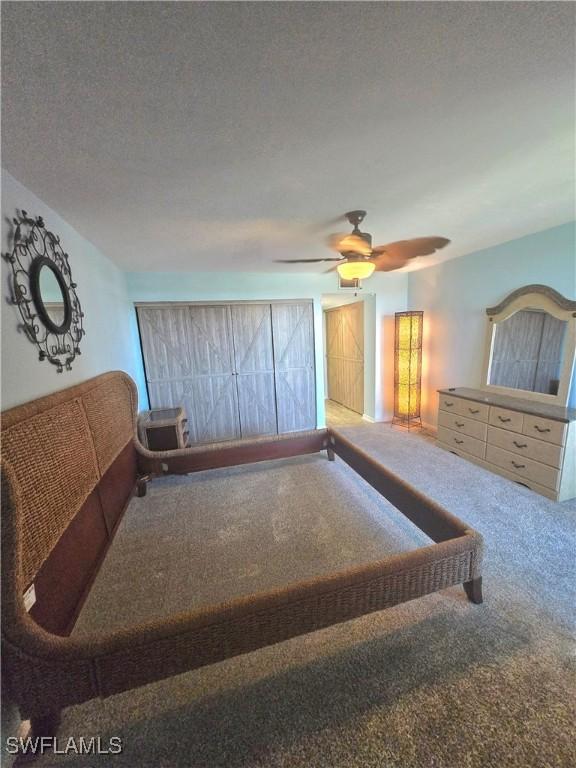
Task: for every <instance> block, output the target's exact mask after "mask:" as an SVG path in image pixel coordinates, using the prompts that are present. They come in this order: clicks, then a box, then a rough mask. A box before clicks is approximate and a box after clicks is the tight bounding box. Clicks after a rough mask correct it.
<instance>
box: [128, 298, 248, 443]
mask: <svg viewBox="0 0 576 768" xmlns="http://www.w3.org/2000/svg"><path fill="white" fill-rule="evenodd" d="M138 319H139V325H140V337H141V340H142V350H143V353H144V363H145V368H146V380H147V383H148V394H149V398H150V407H151V408H167V407H176V406H178V405H182V406H184V408H185V410H186V414H187V417H188V429H189V432H190V435H189V439H190V442H191V443H205V442H212V441H221V440H231V439H234V438H237V437H240V420H239V415H238V397H237V390H236V377H235V376H234V373H235V371H234V354H233V346H232V333H231V325H230V310H229V307H227V306H177V307H139V308H138Z"/></svg>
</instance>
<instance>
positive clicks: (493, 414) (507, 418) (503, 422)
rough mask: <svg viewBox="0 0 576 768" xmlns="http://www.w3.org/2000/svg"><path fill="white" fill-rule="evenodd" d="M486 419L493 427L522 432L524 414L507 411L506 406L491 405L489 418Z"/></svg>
mask: <svg viewBox="0 0 576 768" xmlns="http://www.w3.org/2000/svg"><path fill="white" fill-rule="evenodd" d="M488 421H489V423H490V424H493V425H494V426H495V427H501V428H502V429H509V430H511V431H512V432H522V425H523V423H524V414H523V413H519V412H518V411H509V410H508V409H507V408H497V407H496V406H494V405H493V406H492V408H490V419H489V420H488Z"/></svg>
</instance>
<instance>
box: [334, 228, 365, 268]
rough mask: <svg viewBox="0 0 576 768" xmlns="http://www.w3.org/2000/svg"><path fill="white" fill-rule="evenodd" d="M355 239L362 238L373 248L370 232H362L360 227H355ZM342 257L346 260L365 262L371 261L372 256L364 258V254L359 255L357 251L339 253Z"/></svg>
mask: <svg viewBox="0 0 576 768" xmlns="http://www.w3.org/2000/svg"><path fill="white" fill-rule="evenodd" d="M351 234H353V235H354V236H355V237H360V238H362V240H364V242H365V243H366V244H367V245H368V246H369V247H370V248H372V235H371V234H369V233H368V232H360V230H359V229H358V227H356V226H355V227H354V231H353V232H352V233H351ZM339 253H340V255H341V256H344V257H345V258H347V259H349V260H350V261H364V260H365V259H369V258H370V256H364V255H363V254H360V253H358V252H357V251H340V252H339Z"/></svg>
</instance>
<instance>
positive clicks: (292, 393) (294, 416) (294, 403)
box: [276, 368, 316, 434]
mask: <svg viewBox="0 0 576 768" xmlns="http://www.w3.org/2000/svg"><path fill="white" fill-rule="evenodd" d="M276 402H277V403H278V432H279V433H280V434H282V433H283V432H298V431H300V430H304V429H315V427H316V387H315V381H314V371H313V370H312V371H311V370H306V369H305V368H300V369H298V368H292V369H291V370H287V371H277V372H276Z"/></svg>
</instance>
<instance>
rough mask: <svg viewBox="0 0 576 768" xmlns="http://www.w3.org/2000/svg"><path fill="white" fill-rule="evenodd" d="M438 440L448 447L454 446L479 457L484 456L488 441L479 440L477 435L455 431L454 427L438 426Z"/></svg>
mask: <svg viewBox="0 0 576 768" xmlns="http://www.w3.org/2000/svg"><path fill="white" fill-rule="evenodd" d="M438 440H439V441H440V442H441V443H444V445H445V446H446V447H448V448H450V447H452V448H455V449H457V450H460V451H465V452H466V453H469V454H470V455H471V456H476V457H477V458H479V459H483V458H484V452H485V450H486V443H485V442H484V441H482V440H477V439H476V438H475V437H470V436H469V435H464V434H461V433H459V432H455V431H454V430H453V429H448V428H447V427H442V426H440V427H438Z"/></svg>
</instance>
